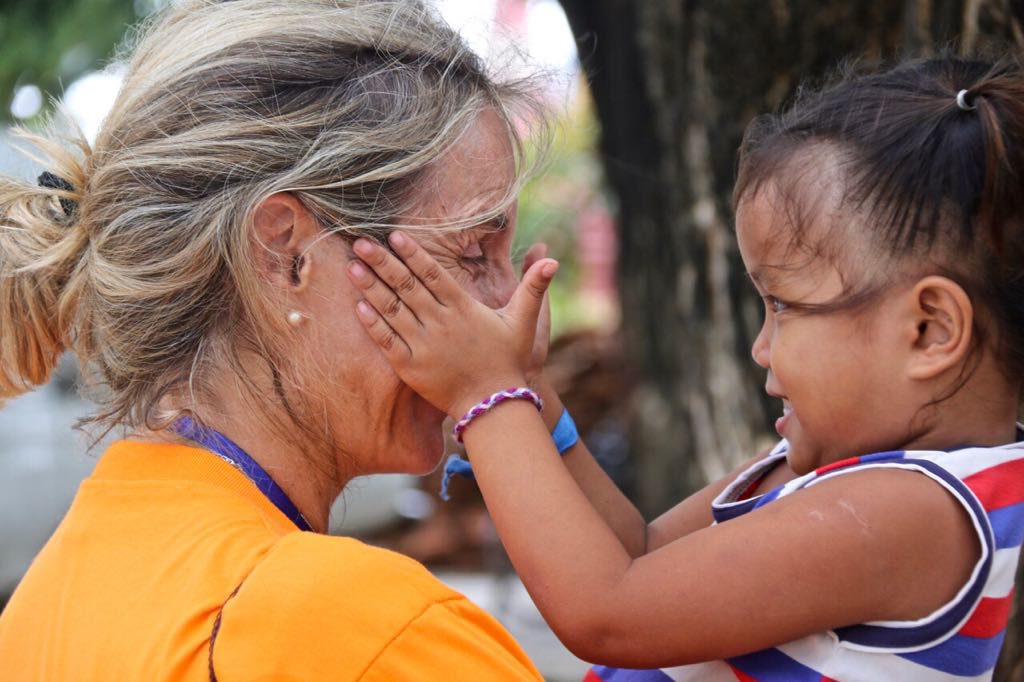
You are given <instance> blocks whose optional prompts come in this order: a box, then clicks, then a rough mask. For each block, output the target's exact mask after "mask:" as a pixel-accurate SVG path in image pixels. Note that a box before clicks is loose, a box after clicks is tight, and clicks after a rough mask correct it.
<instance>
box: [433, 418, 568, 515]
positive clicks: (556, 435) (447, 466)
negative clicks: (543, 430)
mask: <svg viewBox="0 0 1024 682" xmlns="http://www.w3.org/2000/svg"><path fill="white" fill-rule="evenodd" d="M579 439H580V434H579V431H577V430H576V422H574V421H573V420H572V417H570V416H569V410H567V409H565V408H563V409H562V415H561V416H560V417H559V418H558V423H557V424H555V430H554V431H552V432H551V440H553V441H554V443H555V449H557V450H558V454H560V455H564V454H565V451H566V450H568V449H569V448H571V447H572V446H573V445H576V443H577V442H578V441H579ZM452 476H462V477H463V478H468V479H469V480H471V481H472V480H474V478H475V477H474V476H473V466H472V465H471V464H470V463H469V460H468V459H462V458H461V457H459V456H458V455H448V461H447V462H445V463H444V475H443V476H442V477H441V499H442V500H444V501H445V502H447V501H448V499H449V495H448V484H449V483H451V480H452Z"/></svg>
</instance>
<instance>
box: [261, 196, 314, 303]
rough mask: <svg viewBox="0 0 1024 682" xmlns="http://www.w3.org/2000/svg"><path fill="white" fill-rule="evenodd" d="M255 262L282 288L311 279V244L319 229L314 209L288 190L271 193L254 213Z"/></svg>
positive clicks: (294, 288) (296, 287)
mask: <svg viewBox="0 0 1024 682" xmlns="http://www.w3.org/2000/svg"><path fill="white" fill-rule="evenodd" d="M253 231H254V237H255V245H254V246H255V255H256V263H257V267H258V268H259V270H260V272H261V274H262V275H263V276H264V277H265V278H266V279H267V280H268V281H269V282H271V283H273V284H274V285H276V286H279V287H281V288H283V289H290V290H292V291H298V290H300V289H302V288H303V287H305V285H306V282H307V280H308V279H309V273H310V267H311V265H312V259H311V257H310V255H309V253H308V251H309V247H310V246H311V245H312V244H313V242H314V241H315V240H316V238H317V236H318V235H319V233H320V226H319V224H318V223H317V221H316V218H315V217H314V216H313V214H312V213H310V212H309V210H308V209H307V208H306V207H305V206H304V205H303V204H302V202H301V201H299V200H298V199H296V198H295V196H294V195H292V194H289V193H288V192H278V193H277V194H271V195H270V196H269V197H266V198H265V199H263V201H261V202H260V203H259V205H258V206H257V207H256V211H255V213H254V214H253Z"/></svg>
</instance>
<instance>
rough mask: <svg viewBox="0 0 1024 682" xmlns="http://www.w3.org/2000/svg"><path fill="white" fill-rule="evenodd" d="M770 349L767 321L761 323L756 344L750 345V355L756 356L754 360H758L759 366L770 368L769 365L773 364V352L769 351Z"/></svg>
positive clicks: (755, 340)
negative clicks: (771, 361)
mask: <svg viewBox="0 0 1024 682" xmlns="http://www.w3.org/2000/svg"><path fill="white" fill-rule="evenodd" d="M770 349H771V344H770V339H769V331H768V324H767V322H766V323H765V324H762V325H761V331H759V332H758V333H757V338H756V339H754V345H753V346H751V347H750V355H751V357H753V358H754V362H756V363H757V364H758V365H759V366H761V367H763V368H765V369H768V366H769V365H770V364H771V363H770V357H771V354H770V353H769V350H770Z"/></svg>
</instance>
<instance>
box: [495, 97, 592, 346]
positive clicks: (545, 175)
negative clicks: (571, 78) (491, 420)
mask: <svg viewBox="0 0 1024 682" xmlns="http://www.w3.org/2000/svg"><path fill="white" fill-rule="evenodd" d="M579 88H580V91H579V92H578V93H577V95H576V96H575V98H574V103H573V105H572V106H571V110H569V111H567V112H565V115H564V116H563V117H562V118H561V119H560V120H558V121H556V122H555V125H554V129H555V134H554V136H553V140H552V144H551V148H550V150H549V151H548V159H547V162H546V164H545V165H543V166H542V167H541V168H540V172H539V173H538V174H537V175H536V176H535V177H534V178H533V179H532V180H530V182H529V183H528V184H527V185H526V187H525V188H524V189H523V192H522V194H520V197H519V218H518V228H517V230H516V246H515V250H516V255H517V256H521V255H522V254H524V253H525V252H526V250H527V249H528V248H529V246H530V245H531V244H534V243H536V242H544V243H546V244H547V245H548V255H549V256H550V257H552V258H555V259H557V260H558V261H559V262H560V264H561V265H560V268H559V270H558V275H557V276H556V277H555V280H554V281H553V282H552V284H551V289H550V297H551V315H552V324H553V329H552V333H553V334H554V335H558V334H559V333H561V332H565V331H570V330H574V329H578V328H581V327H592V326H594V324H595V320H593V319H590V317H589V314H588V312H587V310H586V307H585V306H582V305H579V300H578V297H579V279H580V268H579V263H578V261H577V254H578V252H579V249H578V245H577V234H576V226H577V222H578V220H579V217H580V215H581V214H582V213H583V212H584V211H586V210H587V209H589V208H591V207H593V206H594V205H595V204H597V205H602V204H603V203H604V202H606V196H605V194H604V193H603V191H602V187H603V185H602V178H603V175H602V174H603V171H602V168H601V163H600V160H599V159H598V158H597V156H596V155H595V153H594V148H595V145H596V140H597V136H598V133H599V127H598V122H597V118H596V115H595V112H594V107H593V104H592V102H591V100H590V97H589V96H588V95H587V92H586V85H585V84H584V83H582V82H581V84H580V86H579ZM516 260H517V262H518V261H519V258H517V259H516Z"/></svg>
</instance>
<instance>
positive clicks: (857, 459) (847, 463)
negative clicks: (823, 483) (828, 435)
mask: <svg viewBox="0 0 1024 682" xmlns="http://www.w3.org/2000/svg"><path fill="white" fill-rule="evenodd" d="M859 462H860V457H847V458H846V459H841V460H839V461H838V462H832V463H831V464H826V465H825V466H823V467H820V468H818V469H815V470H814V473H815V474H817V475H818V476H821V475H822V474H824V473H828V472H829V471H832V470H834V469H842V468H843V467H848V466H850V465H851V464H858V463H859Z"/></svg>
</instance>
